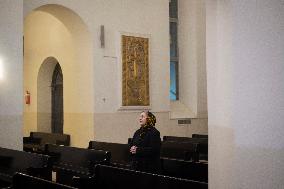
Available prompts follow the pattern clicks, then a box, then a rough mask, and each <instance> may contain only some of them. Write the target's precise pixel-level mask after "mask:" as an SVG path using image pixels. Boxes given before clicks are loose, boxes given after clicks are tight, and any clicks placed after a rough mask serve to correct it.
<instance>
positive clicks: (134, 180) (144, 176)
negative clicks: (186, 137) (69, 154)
mask: <svg viewBox="0 0 284 189" xmlns="http://www.w3.org/2000/svg"><path fill="white" fill-rule="evenodd" d="M23 187H25V188H43V189H45V188H46V189H79V188H80V189H94V188H97V189H113V188H115V189H125V188H133V187H135V188H136V189H145V188H155V189H175V188H179V189H189V188H190V189H208V184H207V183H204V182H197V181H192V180H187V179H180V178H174V177H168V176H163V175H158V174H151V173H145V172H140V171H134V170H130V169H124V168H117V167H112V166H107V165H100V164H98V165H96V166H95V174H94V175H93V176H92V177H88V178H78V177H74V178H73V183H72V186H68V185H64V184H60V183H55V182H52V181H48V180H45V179H41V178H37V177H33V176H30V175H26V174H23V173H16V174H15V175H14V176H13V185H12V187H11V188H14V189H20V188H23Z"/></svg>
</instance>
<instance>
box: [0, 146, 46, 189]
mask: <svg viewBox="0 0 284 189" xmlns="http://www.w3.org/2000/svg"><path fill="white" fill-rule="evenodd" d="M16 172H23V173H26V174H29V175H33V176H38V177H42V178H45V179H51V162H50V157H49V156H46V155H42V154H34V153H29V152H23V151H18V150H12V149H7V148H0V182H1V184H0V185H2V186H3V185H10V184H11V183H12V177H13V175H14V174H15V173H16Z"/></svg>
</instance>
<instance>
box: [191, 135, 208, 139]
mask: <svg viewBox="0 0 284 189" xmlns="http://www.w3.org/2000/svg"><path fill="white" fill-rule="evenodd" d="M191 137H192V138H208V135H202V134H192V135H191Z"/></svg>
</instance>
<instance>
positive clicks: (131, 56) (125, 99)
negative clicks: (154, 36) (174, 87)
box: [121, 35, 150, 106]
mask: <svg viewBox="0 0 284 189" xmlns="http://www.w3.org/2000/svg"><path fill="white" fill-rule="evenodd" d="M121 41H122V105H123V106H149V105H150V98H149V39H148V38H143V37H135V36H126V35H122V36H121Z"/></svg>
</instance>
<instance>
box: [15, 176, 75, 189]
mask: <svg viewBox="0 0 284 189" xmlns="http://www.w3.org/2000/svg"><path fill="white" fill-rule="evenodd" d="M22 188H46V189H47V188H48V189H76V188H74V187H71V186H66V185H63V184H59V183H56V182H52V181H48V180H44V179H41V178H38V177H33V176H30V175H26V174H23V173H16V174H15V175H14V176H13V189H22Z"/></svg>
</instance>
